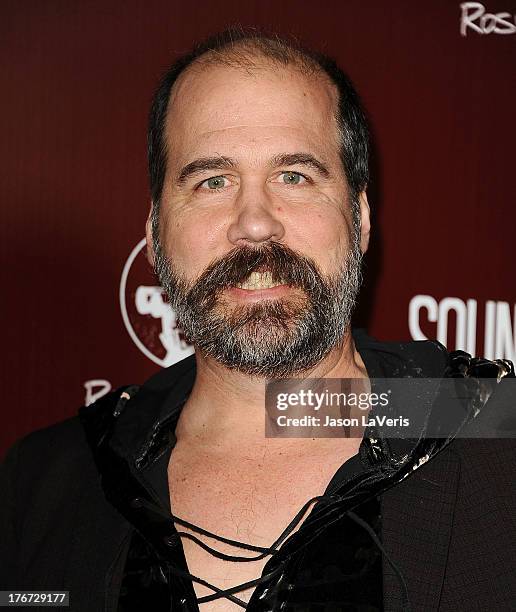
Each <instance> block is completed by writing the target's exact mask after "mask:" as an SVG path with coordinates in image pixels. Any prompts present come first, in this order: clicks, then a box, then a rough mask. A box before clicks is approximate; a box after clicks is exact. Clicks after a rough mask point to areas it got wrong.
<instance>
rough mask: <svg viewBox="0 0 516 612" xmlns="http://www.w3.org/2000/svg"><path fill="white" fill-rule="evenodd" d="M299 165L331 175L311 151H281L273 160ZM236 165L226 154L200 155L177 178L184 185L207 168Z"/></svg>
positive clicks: (226, 167)
mask: <svg viewBox="0 0 516 612" xmlns="http://www.w3.org/2000/svg"><path fill="white" fill-rule="evenodd" d="M297 165H302V166H308V167H310V168H312V169H313V170H316V171H317V172H318V173H319V174H320V175H321V176H322V177H324V178H328V177H329V176H330V172H329V170H328V168H327V167H326V166H325V164H323V163H322V162H321V161H319V160H318V159H317V158H316V157H315V156H314V155H312V154H311V153H279V154H278V155H275V156H274V157H273V158H272V160H271V166H272V167H273V168H279V167H281V166H297ZM236 166H237V162H236V161H235V160H234V159H232V158H231V157H225V156H224V155H216V156H214V157H199V158H198V159H194V160H193V161H191V162H190V163H188V164H186V166H184V167H183V168H182V169H181V172H180V173H179V176H178V178H177V184H178V185H183V184H184V183H185V182H186V180H187V179H188V178H189V177H191V176H193V175H195V174H198V173H200V172H205V171H206V170H227V169H234V168H235V167H236Z"/></svg>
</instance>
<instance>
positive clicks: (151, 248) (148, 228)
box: [145, 202, 154, 267]
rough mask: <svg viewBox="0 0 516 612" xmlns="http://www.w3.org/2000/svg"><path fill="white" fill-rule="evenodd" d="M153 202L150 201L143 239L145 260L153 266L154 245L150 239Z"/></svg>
mask: <svg viewBox="0 0 516 612" xmlns="http://www.w3.org/2000/svg"><path fill="white" fill-rule="evenodd" d="M153 206H154V204H153V203H152V202H151V205H150V210H149V215H148V217H147V221H146V223H145V239H146V241H147V261H148V262H149V263H150V265H151V266H152V267H154V246H153V240H152V208H153Z"/></svg>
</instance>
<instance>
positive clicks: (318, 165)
mask: <svg viewBox="0 0 516 612" xmlns="http://www.w3.org/2000/svg"><path fill="white" fill-rule="evenodd" d="M298 165H301V166H308V167H310V168H312V169H313V170H315V171H317V172H318V173H319V174H320V175H321V176H322V177H324V178H329V176H330V171H329V170H328V168H327V167H326V165H325V164H323V162H321V161H319V160H318V159H317V158H316V157H314V156H313V155H312V154H311V153H280V154H279V155H275V156H274V157H273V158H272V166H273V167H274V168H279V167H280V166H298Z"/></svg>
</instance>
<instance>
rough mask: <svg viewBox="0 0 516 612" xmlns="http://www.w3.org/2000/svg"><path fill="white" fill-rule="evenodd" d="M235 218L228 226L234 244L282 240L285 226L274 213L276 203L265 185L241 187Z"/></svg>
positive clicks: (230, 238)
mask: <svg viewBox="0 0 516 612" xmlns="http://www.w3.org/2000/svg"><path fill="white" fill-rule="evenodd" d="M234 205H235V209H234V210H235V218H234V220H233V222H232V223H231V225H230V226H229V228H228V234H227V235H228V240H229V241H230V242H231V243H232V244H234V245H240V244H242V243H246V244H248V245H249V244H260V243H263V242H268V241H270V240H274V241H276V240H281V238H283V236H284V235H285V228H284V226H283V224H282V223H281V221H280V220H279V219H278V218H277V216H275V214H274V203H273V202H272V198H271V196H270V194H268V193H267V192H266V190H265V188H264V187H260V186H254V187H252V188H251V187H247V188H245V189H241V192H240V193H239V195H238V198H237V199H236V200H235V202H234Z"/></svg>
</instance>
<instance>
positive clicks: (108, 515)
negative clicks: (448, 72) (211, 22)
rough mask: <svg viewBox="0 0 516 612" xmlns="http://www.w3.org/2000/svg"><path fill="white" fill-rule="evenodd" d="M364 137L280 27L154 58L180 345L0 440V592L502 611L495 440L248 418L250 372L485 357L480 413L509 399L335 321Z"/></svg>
mask: <svg viewBox="0 0 516 612" xmlns="http://www.w3.org/2000/svg"><path fill="white" fill-rule="evenodd" d="M367 156H368V142H367V126H366V122H365V118H364V113H363V110H362V108H361V105H360V102H359V99H358V96H357V94H356V92H355V91H354V89H353V87H352V85H351V83H350V82H349V80H348V79H347V78H346V77H345V75H344V74H343V73H342V72H341V71H340V69H339V68H338V67H337V66H336V65H335V64H334V63H333V62H332V61H331V60H328V59H327V58H323V57H320V56H317V55H315V54H312V53H309V52H304V51H301V50H299V49H297V48H296V47H294V46H292V45H289V44H288V43H286V42H284V41H282V40H280V39H277V38H267V37H264V36H261V35H257V34H246V33H239V32H234V31H231V32H228V33H224V34H222V35H221V36H218V37H216V38H214V39H210V40H209V41H207V42H206V43H204V44H203V45H202V46H200V47H198V48H197V49H196V50H195V51H194V52H193V53H192V54H191V55H189V56H187V57H185V58H182V59H180V60H179V61H178V62H177V63H176V64H175V65H174V66H173V67H172V68H171V70H170V71H169V72H168V73H167V74H166V75H165V77H164V79H163V81H162V83H161V85H160V87H159V89H158V91H157V93H156V96H155V99H154V103H153V107H152V110H151V118H150V129H149V165H150V176H151V192H152V206H151V210H150V214H149V219H148V223H147V243H148V253H149V259H150V261H151V262H152V263H153V265H154V267H155V269H156V272H157V274H158V276H159V278H160V281H161V283H162V285H163V287H164V289H165V290H166V291H167V293H168V295H169V298H170V302H171V304H172V306H173V308H174V309H175V310H176V313H177V317H178V321H179V323H180V325H181V327H182V328H183V330H184V332H185V335H186V336H187V337H188V339H189V340H190V341H191V342H192V343H193V344H194V345H195V348H196V354H195V357H189V358H187V359H185V360H184V361H182V362H180V363H179V364H176V365H175V366H172V367H171V368H168V369H167V370H164V371H163V372H161V373H159V374H157V375H156V376H155V377H153V378H152V379H151V380H150V381H148V382H147V383H145V384H144V385H143V386H142V387H136V386H130V387H127V388H123V389H120V390H118V391H117V392H115V393H113V394H110V395H109V396H107V397H106V398H103V399H102V400H99V401H98V402H97V403H96V404H94V405H93V406H90V407H88V408H85V409H82V410H81V414H80V422H79V419H71V420H70V421H67V422H65V423H63V424H60V425H57V426H54V427H52V428H49V429H47V430H45V431H43V432H37V433H35V434H33V435H32V436H29V437H28V438H26V439H25V440H24V441H22V442H21V443H19V444H18V445H17V446H16V447H15V448H14V449H13V450H12V451H11V452H10V454H9V456H8V458H7V461H6V464H5V467H4V475H3V478H4V481H3V482H4V484H3V490H4V492H5V498H4V499H5V501H4V505H3V508H2V513H3V514H2V525H4V526H5V528H4V533H3V535H2V537H3V539H4V542H3V546H2V549H3V553H2V554H3V558H2V572H3V576H4V579H3V583H4V584H5V587H4V588H8V589H13V588H16V589H54V590H57V589H63V590H69V591H70V602H71V608H72V609H73V610H78V611H79V610H81V611H82V610H84V611H88V612H91V611H92V610H110V611H112V610H120V611H129V610H139V611H140V610H147V609H148V610H156V611H161V610H173V611H174V612H175V611H176V610H206V611H210V612H211V611H229V610H238V609H242V608H247V609H248V610H251V611H258V610H260V611H262V610H274V611H276V610H309V611H312V610H313V611H316V610H327V611H329V610H363V611H365V610H368V611H369V610H371V611H372V610H383V609H385V610H402V609H412V610H458V609H461V610H473V609H478V610H491V609H493V610H494V609H496V610H509V609H513V608H512V607H511V606H512V605H513V604H514V601H516V590H515V581H514V578H513V577H512V576H513V571H514V561H515V558H516V557H515V550H514V541H513V540H512V541H511V534H512V537H513V536H514V526H515V517H514V506H513V503H514V490H513V489H511V486H512V476H511V475H510V471H509V467H510V466H513V465H514V445H513V444H512V441H511V440H480V439H476V440H466V439H456V440H454V441H451V439H452V438H453V437H454V436H455V434H456V433H457V431H458V429H459V425H457V427H455V429H453V430H450V432H449V433H448V435H442V436H440V437H435V438H429V437H425V436H422V437H421V439H420V440H418V439H416V440H402V439H399V440H390V441H388V440H387V439H385V438H384V437H383V436H380V437H375V436H374V435H373V434H374V431H373V430H368V432H367V435H364V437H363V438H360V437H354V438H351V437H341V436H338V437H335V436H332V437H317V436H316V435H313V436H312V435H310V436H309V437H265V435H264V400H265V382H266V380H267V379H280V380H286V379H298V380H306V379H308V378H316V379H355V380H357V381H358V383H359V384H360V385H361V386H362V388H364V389H368V390H370V389H371V388H372V387H371V386H372V384H373V383H372V380H371V379H373V378H374V377H410V378H413V377H421V378H425V377H426V378H439V379H440V378H442V377H443V376H459V377H462V378H463V379H465V380H466V379H467V380H470V381H475V380H477V378H476V377H483V376H486V377H488V378H487V379H486V381H485V383H483V385H484V386H483V387H482V388H483V389H484V391H485V390H486V389H487V393H488V395H489V394H495V395H494V396H493V397H491V399H490V400H489V401H488V402H487V404H486V402H485V401H483V402H480V404H478V403H477V409H478V410H477V412H480V415H481V416H483V415H485V414H493V412H494V411H495V408H492V406H494V405H495V404H496V403H497V398H500V399H499V400H498V404H503V403H504V399H505V398H506V397H507V391H506V389H507V384H508V383H507V382H506V379H507V378H509V377H510V376H513V372H512V367H511V364H509V363H508V362H485V361H482V360H480V361H479V360H473V359H471V358H470V357H469V356H468V355H466V354H465V353H461V354H456V355H453V356H452V357H451V358H450V356H449V355H448V354H447V353H446V351H445V349H444V347H442V346H441V345H439V344H438V343H434V342H423V343H411V344H398V343H390V344H389V343H379V342H376V341H374V340H373V339H371V338H368V337H367V336H366V335H365V334H364V333H363V332H359V331H356V330H354V331H352V330H351V327H350V319H351V314H352V311H353V306H354V303H355V299H356V296H357V293H358V290H359V285H360V265H361V260H362V256H363V254H364V253H365V251H366V250H367V247H368V242H369V231H370V219H369V205H368V201H367V195H366V187H367V181H368V159H367ZM479 397H480V396H479V395H478V396H477V395H475V399H476V400H478V399H479ZM419 401H420V403H421V404H422V405H424V410H425V414H428V415H432V414H435V411H434V406H435V405H439V396H438V395H437V392H436V394H434V395H431V396H428V397H426V396H425V397H421V398H419ZM479 406H480V407H479ZM468 407H469V404H468ZM488 407H490V410H488ZM480 408H481V410H480ZM468 409H469V408H468ZM477 418H480V417H477ZM430 421H431V419H430ZM471 422H472V421H471V419H468V420H467V423H466V426H468V425H469V424H470V423H471ZM310 433H313V431H312V430H310ZM511 566H512V567H511Z"/></svg>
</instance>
